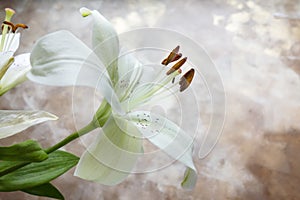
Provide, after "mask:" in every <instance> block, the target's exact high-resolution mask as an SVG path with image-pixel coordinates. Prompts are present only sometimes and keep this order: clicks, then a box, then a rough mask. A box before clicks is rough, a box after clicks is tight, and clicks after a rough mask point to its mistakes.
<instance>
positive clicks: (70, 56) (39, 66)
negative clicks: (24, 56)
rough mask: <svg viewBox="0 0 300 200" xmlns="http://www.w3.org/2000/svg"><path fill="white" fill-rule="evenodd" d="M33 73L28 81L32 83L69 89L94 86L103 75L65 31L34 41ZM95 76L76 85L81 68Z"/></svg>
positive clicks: (95, 61) (85, 49)
mask: <svg viewBox="0 0 300 200" xmlns="http://www.w3.org/2000/svg"><path fill="white" fill-rule="evenodd" d="M30 62H31V65H32V70H31V72H30V73H28V78H29V79H30V80H32V81H34V82H37V83H41V84H45V85H53V86H70V85H85V86H92V87H94V86H95V83H96V82H94V80H95V79H96V80H98V77H99V75H101V74H102V73H103V70H102V69H101V66H100V65H101V62H100V61H99V60H98V59H97V58H96V57H95V56H93V52H92V50H90V49H89V48H88V47H87V46H86V45H85V44H84V43H82V42H81V41H80V40H79V39H78V38H76V37H75V36H74V35H73V34H72V33H70V32H68V31H57V32H54V33H51V34H48V35H46V36H44V37H42V38H41V39H39V40H38V41H37V43H36V44H35V46H34V48H33V50H32V52H31V56H30ZM84 64H85V66H86V67H87V68H88V69H89V70H94V72H97V71H98V72H97V73H96V74H95V75H94V77H90V78H91V79H92V80H93V81H90V80H91V79H87V80H86V81H81V82H79V83H78V80H77V76H78V74H79V72H80V71H81V70H82V67H83V65H84Z"/></svg>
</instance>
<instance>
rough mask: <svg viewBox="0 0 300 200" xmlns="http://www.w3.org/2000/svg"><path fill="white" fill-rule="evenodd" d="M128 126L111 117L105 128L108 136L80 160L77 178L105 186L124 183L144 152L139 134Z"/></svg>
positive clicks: (103, 137)
mask: <svg viewBox="0 0 300 200" xmlns="http://www.w3.org/2000/svg"><path fill="white" fill-rule="evenodd" d="M128 125H129V126H130V124H128V123H127V122H126V121H125V120H122V119H114V118H112V117H111V118H110V119H109V120H108V121H107V122H106V124H105V126H104V127H103V132H104V134H101V135H99V137H98V138H97V140H96V141H95V142H94V143H93V144H92V145H91V146H90V147H89V148H88V150H87V151H86V152H85V153H84V155H83V156H82V157H81V158H80V161H79V164H78V166H77V168H76V171H75V176H78V177H80V178H83V179H86V180H91V181H95V182H99V183H102V184H105V185H116V184H118V183H120V182H121V181H123V180H124V179H125V178H126V177H127V176H128V174H129V173H130V172H131V170H132V168H133V167H134V165H135V162H136V159H137V158H138V156H139V154H140V153H142V140H141V139H140V138H141V137H140V135H139V131H138V130H136V129H135V128H134V127H128Z"/></svg>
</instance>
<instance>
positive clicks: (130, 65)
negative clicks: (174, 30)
mask: <svg viewBox="0 0 300 200" xmlns="http://www.w3.org/2000/svg"><path fill="white" fill-rule="evenodd" d="M142 70H143V68H142V65H141V63H140V62H139V61H138V60H137V59H135V58H134V57H133V56H130V55H123V56H120V57H119V59H118V74H119V80H118V82H117V84H116V86H115V90H116V93H117V94H118V96H119V98H120V99H121V101H124V100H125V99H126V98H127V97H128V96H129V95H130V93H131V92H132V90H133V89H134V88H135V86H136V85H137V83H138V82H139V80H140V78H141V75H142Z"/></svg>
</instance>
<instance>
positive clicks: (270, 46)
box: [0, 0, 300, 200]
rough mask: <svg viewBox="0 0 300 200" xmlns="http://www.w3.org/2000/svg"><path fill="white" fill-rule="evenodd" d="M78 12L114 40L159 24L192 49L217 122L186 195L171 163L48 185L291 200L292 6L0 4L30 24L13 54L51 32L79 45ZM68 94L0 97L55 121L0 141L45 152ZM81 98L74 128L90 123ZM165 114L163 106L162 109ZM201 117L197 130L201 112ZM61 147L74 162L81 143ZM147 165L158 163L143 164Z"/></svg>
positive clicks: (295, 171)
mask: <svg viewBox="0 0 300 200" xmlns="http://www.w3.org/2000/svg"><path fill="white" fill-rule="evenodd" d="M82 6H86V7H89V8H93V9H98V10H100V11H101V12H102V14H103V15H104V16H105V17H107V18H108V19H109V20H110V21H111V22H112V23H113V24H114V26H115V27H116V29H117V31H118V32H119V33H121V32H124V31H127V30H131V29H133V28H138V27H164V28H168V29H172V30H176V31H178V32H180V33H183V34H185V35H187V36H189V37H190V38H192V39H193V40H195V41H196V42H198V43H199V44H201V45H202V46H203V47H204V48H205V49H206V50H207V52H208V54H209V55H210V57H211V58H212V60H213V61H214V62H215V64H216V66H217V68H218V70H219V72H220V74H221V77H222V79H223V82H224V86H225V92H226V97H227V99H226V100H227V101H226V111H227V117H226V123H225V126H224V131H223V133H222V136H221V138H220V140H219V142H218V145H217V146H216V147H215V149H214V151H213V152H212V153H211V154H210V155H209V156H208V157H207V158H205V159H202V160H199V159H198V158H197V155H195V163H196V165H197V168H198V170H199V180H198V183H197V186H196V188H195V189H194V190H193V191H184V190H182V189H181V188H180V186H179V183H180V180H181V176H182V171H183V166H182V165H181V164H180V163H175V164H174V165H172V166H170V167H168V168H166V169H164V170H161V171H158V172H155V173H149V174H143V175H130V176H129V177H128V178H127V179H126V180H125V181H124V182H123V183H121V184H120V185H118V186H115V187H105V186H102V185H99V184H95V183H90V182H87V181H83V180H80V179H78V178H75V177H72V172H70V173H68V174H66V175H64V176H63V177H60V178H58V179H57V180H55V181H54V184H55V185H56V186H57V187H58V188H59V189H60V190H61V191H62V193H63V194H64V196H65V197H66V199H75V200H77V199H122V200H125V199H145V200H146V199H220V200H221V199H300V193H299V189H300V170H299V169H300V159H299V151H300V123H299V119H300V107H299V105H300V92H299V91H300V81H299V73H300V62H299V59H300V56H299V55H300V43H299V40H300V38H299V36H300V28H299V25H300V20H297V19H296V18H297V17H299V16H300V7H299V6H300V2H299V1H298V0H294V1H293V0H285V1H280V0H273V1H271V0H268V1H258V0H257V1H242V0H240V1H238V0H228V1H221V0H214V1H197V0H185V1H171V0H163V1H146V0H145V1H143V0H127V1H122V2H121V1H56V0H55V1H38V0H35V1H34V0H32V1H30V0H28V1H26V0H24V1H22V0H21V1H20V0H19V1H18V0H16V1H8V0H7V1H1V3H0V8H1V10H3V8H4V7H11V8H13V9H15V10H16V11H17V14H16V16H15V18H14V22H18V23H19V22H21V23H26V24H28V25H29V27H30V29H29V30H26V31H23V35H22V42H21V46H20V49H19V51H18V53H22V52H28V51H30V50H31V48H32V45H33V44H34V42H35V41H36V40H37V39H38V38H39V37H41V36H43V35H45V34H47V33H49V32H52V31H55V30H60V29H67V30H70V31H72V32H73V33H74V34H75V35H76V36H78V37H79V38H81V39H82V40H83V41H84V42H86V43H88V44H89V42H90V40H89V39H90V37H89V36H90V35H89V30H88V29H87V27H89V26H88V25H87V24H88V23H86V22H83V21H82V18H81V16H80V14H79V13H78V9H79V8H80V7H82ZM274 15H275V16H278V15H280V16H282V17H283V18H275V17H274ZM82 27H85V28H84V29H83V28H82ZM200 89H201V88H199V90H200ZM71 94H72V88H55V87H44V86H41V85H34V84H32V83H30V82H26V83H24V84H23V85H20V86H18V87H17V88H15V89H13V90H11V91H10V92H8V93H7V94H6V95H4V96H3V97H1V100H0V107H1V109H44V110H47V111H50V112H52V113H55V114H56V115H58V116H59V117H60V120H59V121H57V122H49V123H44V124H41V125H38V126H36V127H34V128H30V129H28V131H26V132H24V133H21V134H19V135H18V136H15V137H11V138H8V139H6V140H3V141H1V142H0V143H1V144H10V143H13V142H17V141H22V140H24V139H27V138H30V137H34V138H37V139H38V140H39V141H40V142H41V143H42V144H43V146H45V147H46V146H49V145H51V144H54V142H57V141H59V140H60V139H62V138H63V137H64V136H66V135H67V134H68V133H69V132H72V131H74V130H75V125H74V123H73V116H72V97H71ZM83 95H84V91H82V93H80V95H77V96H75V98H76V100H77V101H78V102H79V103H81V105H82V110H81V111H78V112H80V113H81V115H82V123H83V122H84V121H85V120H86V121H88V120H89V119H90V117H91V116H89V115H88V114H86V113H85V112H84V111H85V109H88V107H89V105H87V104H85V103H84V102H85V100H84V96H83ZM202 103H203V104H205V101H204V102H202ZM174 107H176V105H171V106H170V110H171V112H172V109H174ZM188 108H189V107H188V106H187V108H186V109H188ZM190 109H192V107H190ZM186 112H189V111H186ZM202 112H203V115H204V116H203V115H202V116H203V118H204V119H203V120H204V123H203V126H204V127H205V126H206V125H207V124H206V121H205V115H206V114H207V115H209V111H205V110H204V111H202ZM87 140H88V139H87ZM66 149H67V150H70V151H72V152H74V153H76V154H77V155H80V153H81V152H82V151H83V150H84V146H83V145H82V144H81V143H80V141H76V142H74V143H73V144H72V145H68V146H67V147H66ZM155 162H161V159H159V158H158V159H157V160H152V161H151V162H150V161H149V164H153V165H155V164H156V163H155ZM0 199H3V200H6V199H46V198H37V197H33V196H30V195H24V194H23V193H21V192H15V193H0Z"/></svg>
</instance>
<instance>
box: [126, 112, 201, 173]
mask: <svg viewBox="0 0 300 200" xmlns="http://www.w3.org/2000/svg"><path fill="white" fill-rule="evenodd" d="M128 116H129V118H130V120H131V121H132V122H134V123H133V124H134V125H135V126H136V127H137V128H138V129H139V130H140V132H141V133H142V134H143V135H144V136H145V137H146V138H147V139H148V140H149V141H150V142H152V143H153V144H154V145H155V146H157V147H158V148H160V149H162V150H163V151H164V152H166V153H167V154H168V155H170V156H171V157H172V158H174V159H176V160H178V161H180V162H182V163H183V164H185V165H186V166H187V167H189V168H191V169H192V170H194V171H196V168H195V166H194V163H193V159H192V150H193V138H192V137H191V136H189V135H188V134H186V133H185V132H184V131H183V130H182V129H181V128H180V127H178V126H177V125H176V124H175V123H173V122H172V121H170V120H168V119H166V118H164V117H162V116H160V115H157V114H152V113H150V112H148V111H136V112H132V113H130V114H128Z"/></svg>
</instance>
